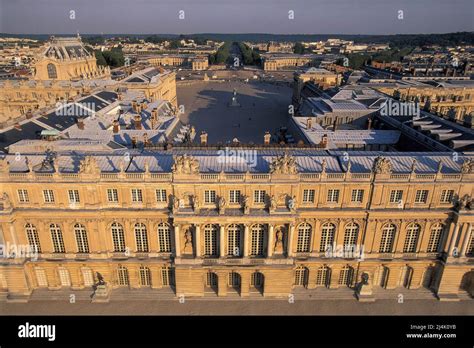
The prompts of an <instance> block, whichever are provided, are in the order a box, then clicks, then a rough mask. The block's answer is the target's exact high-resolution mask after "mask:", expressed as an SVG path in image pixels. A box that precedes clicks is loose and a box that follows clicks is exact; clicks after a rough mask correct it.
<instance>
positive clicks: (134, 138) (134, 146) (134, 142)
mask: <svg viewBox="0 0 474 348" xmlns="http://www.w3.org/2000/svg"><path fill="white" fill-rule="evenodd" d="M132 147H133V148H136V147H137V137H136V136H133V137H132Z"/></svg>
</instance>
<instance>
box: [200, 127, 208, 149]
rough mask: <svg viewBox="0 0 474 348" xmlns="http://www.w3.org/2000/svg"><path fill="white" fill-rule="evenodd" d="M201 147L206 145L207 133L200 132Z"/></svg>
mask: <svg viewBox="0 0 474 348" xmlns="http://www.w3.org/2000/svg"><path fill="white" fill-rule="evenodd" d="M201 145H203V146H206V145H207V133H206V132H204V131H202V132H201Z"/></svg>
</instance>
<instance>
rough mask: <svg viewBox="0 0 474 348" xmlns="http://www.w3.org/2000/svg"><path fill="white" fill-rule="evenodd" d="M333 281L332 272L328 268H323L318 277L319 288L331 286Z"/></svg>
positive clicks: (320, 269)
mask: <svg viewBox="0 0 474 348" xmlns="http://www.w3.org/2000/svg"><path fill="white" fill-rule="evenodd" d="M330 281H331V270H330V269H329V267H328V266H322V267H320V268H319V269H318V273H317V275H316V285H317V286H329V282H330Z"/></svg>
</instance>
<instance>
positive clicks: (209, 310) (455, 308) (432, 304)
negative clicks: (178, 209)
mask: <svg viewBox="0 0 474 348" xmlns="http://www.w3.org/2000/svg"><path fill="white" fill-rule="evenodd" d="M182 302H183V303H180V301H179V299H178V298H176V299H174V300H148V299H147V300H134V301H124V300H120V301H115V300H111V301H110V302H109V303H91V302H90V301H76V302H75V303H69V302H68V301H66V300H63V301H51V300H41V301H30V302H28V303H4V302H3V303H0V315H474V301H472V300H469V301H460V302H440V301H438V300H434V299H433V300H405V301H404V302H403V303H398V301H396V300H387V299H383V300H377V301H375V302H373V303H360V302H358V301H356V300H299V299H297V298H296V299H295V301H294V302H293V303H290V302H289V301H288V300H286V299H284V300H283V299H267V300H253V299H240V298H236V299H232V300H229V299H192V298H190V299H185V300H184V301H182Z"/></svg>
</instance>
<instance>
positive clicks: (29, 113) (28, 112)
mask: <svg viewBox="0 0 474 348" xmlns="http://www.w3.org/2000/svg"><path fill="white" fill-rule="evenodd" d="M32 117H33V112H32V111H31V109H29V110H28V111H27V112H26V118H27V119H30V118H32Z"/></svg>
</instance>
